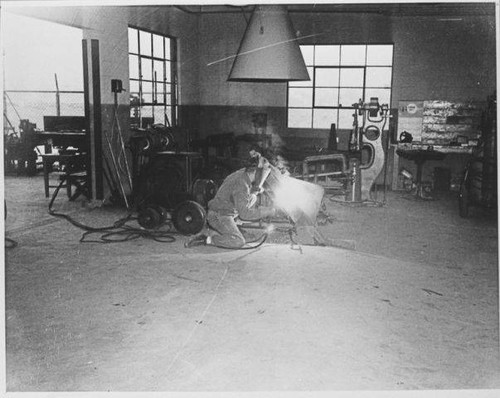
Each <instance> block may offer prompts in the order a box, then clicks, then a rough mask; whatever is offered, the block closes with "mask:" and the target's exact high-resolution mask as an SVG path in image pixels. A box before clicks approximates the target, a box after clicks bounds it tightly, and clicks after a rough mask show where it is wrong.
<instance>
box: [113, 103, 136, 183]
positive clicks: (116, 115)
mask: <svg viewBox="0 0 500 398" xmlns="http://www.w3.org/2000/svg"><path fill="white" fill-rule="evenodd" d="M114 114H115V115H114V117H115V121H116V126H117V130H118V137H119V138H120V145H121V152H120V153H123V159H124V161H125V168H126V170H125V171H126V173H127V180H128V183H129V187H130V190H132V189H133V186H132V173H131V172H130V166H129V164H128V159H127V154H126V153H125V142H124V141H123V134H122V129H121V127H120V121H119V120H118V96H117V93H115V110H114Z"/></svg>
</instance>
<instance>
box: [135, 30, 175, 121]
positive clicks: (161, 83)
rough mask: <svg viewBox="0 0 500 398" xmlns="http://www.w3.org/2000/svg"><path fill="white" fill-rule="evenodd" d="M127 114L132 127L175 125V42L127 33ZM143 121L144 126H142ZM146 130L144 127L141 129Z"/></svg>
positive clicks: (167, 38)
mask: <svg viewBox="0 0 500 398" xmlns="http://www.w3.org/2000/svg"><path fill="white" fill-rule="evenodd" d="M128 43H129V69H130V105H131V106H130V113H131V117H132V121H133V123H134V124H139V122H141V123H140V125H141V126H144V125H145V124H148V122H151V123H155V124H164V125H166V126H175V125H176V124H177V79H176V75H177V73H176V42H175V39H172V38H170V37H167V36H163V35H159V34H156V33H152V32H148V31H145V30H141V29H136V28H129V29H128ZM145 121H146V123H145ZM144 127H145V126H144Z"/></svg>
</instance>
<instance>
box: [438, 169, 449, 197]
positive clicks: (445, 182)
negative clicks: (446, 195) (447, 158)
mask: <svg viewBox="0 0 500 398" xmlns="http://www.w3.org/2000/svg"><path fill="white" fill-rule="evenodd" d="M450 186H451V172H450V169H447V168H444V167H435V168H434V190H435V191H439V192H448V191H449V190H450Z"/></svg>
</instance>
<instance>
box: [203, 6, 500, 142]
mask: <svg viewBox="0 0 500 398" xmlns="http://www.w3.org/2000/svg"><path fill="white" fill-rule="evenodd" d="M290 16H291V19H292V23H293V25H294V28H295V30H296V31H298V33H299V35H300V36H307V35H312V34H316V36H314V37H313V38H309V39H304V40H301V41H300V43H304V44H310V43H370V42H371V43H385V42H393V43H394V44H395V51H394V54H395V55H394V70H393V98H392V104H391V107H392V108H397V103H398V101H399V100H401V99H421V100H433V99H435V100H449V101H457V100H460V101H467V100H471V99H475V100H484V99H485V98H486V97H487V96H488V95H490V94H491V92H492V90H493V89H494V87H495V85H496V80H495V75H496V71H495V20H494V16H493V15H492V16H481V17H472V16H467V17H463V20H460V21H454V20H453V21H440V19H446V18H438V17H389V16H381V15H378V14H333V13H311V14H305V13H290ZM245 26H246V22H245V19H244V17H243V14H223V15H213V14H204V15H202V16H200V44H199V49H200V107H201V116H200V130H201V133H202V135H203V136H204V135H207V134H214V133H223V132H234V133H236V134H239V133H243V132H247V131H248V130H249V127H248V126H249V125H250V123H248V124H246V122H248V121H250V120H251V115H252V114H253V113H254V112H262V111H263V110H267V109H269V108H273V111H272V112H270V113H269V115H268V124H269V126H268V131H267V132H268V133H271V134H273V135H276V136H277V137H279V138H281V139H286V138H287V137H304V138H310V137H311V130H300V129H287V128H286V109H285V111H284V112H279V111H276V109H274V108H278V109H279V108H280V107H284V108H286V84H283V83H237V82H227V76H228V75H229V72H230V69H231V66H232V62H233V56H234V55H235V54H236V51H237V49H238V46H239V42H240V40H241V38H242V36H243V33H244V30H245ZM240 108H241V109H240ZM207 115H209V117H207ZM236 115H237V116H236ZM274 117H279V118H285V120H274V119H273V118H274ZM244 126H247V127H246V128H245V127H244ZM241 129H243V131H242V130H241ZM315 133H316V134H313V136H315V137H318V134H319V137H322V143H324V144H326V140H327V137H328V131H327V130H318V131H316V132H315ZM339 134H340V135H342V132H339ZM273 139H274V137H273Z"/></svg>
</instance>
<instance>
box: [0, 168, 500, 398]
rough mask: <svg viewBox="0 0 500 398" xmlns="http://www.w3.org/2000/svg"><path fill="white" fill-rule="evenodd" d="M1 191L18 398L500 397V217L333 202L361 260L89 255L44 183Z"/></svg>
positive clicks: (285, 251)
mask: <svg viewBox="0 0 500 398" xmlns="http://www.w3.org/2000/svg"><path fill="white" fill-rule="evenodd" d="M5 196H6V201H7V206H8V217H7V220H6V235H7V236H8V237H11V238H13V239H15V240H16V241H17V242H18V246H17V247H16V248H14V249H8V250H6V267H5V280H6V292H5V293H6V294H5V306H6V342H7V349H6V359H7V376H6V383H7V391H191V392H192V391H205V392H206V391H233V392H234V391H249V392H255V391H292V390H293V391H330V390H336V391H341V390H356V391H364V390H387V391H399V390H429V389H431V390H455V389H460V390H463V389H467V390H468V389H486V390H484V391H488V392H492V391H493V390H491V389H497V388H500V359H499V333H498V330H499V318H498V314H499V312H498V280H499V278H498V256H497V253H498V236H497V220H496V215H492V214H490V213H488V212H487V211H485V210H484V209H472V210H473V211H472V212H471V216H470V218H468V219H461V218H460V217H459V216H458V208H457V202H456V198H455V197H454V195H453V194H447V195H442V196H441V198H440V200H438V201H433V202H414V201H410V200H406V199H405V198H404V196H405V195H404V194H402V193H397V192H390V193H388V195H387V204H386V205H385V206H383V207H368V206H363V207H354V206H346V205H341V204H339V203H335V202H333V201H330V200H326V203H327V208H328V212H329V213H330V214H331V215H332V216H333V218H334V222H333V223H331V224H327V225H325V226H323V227H321V229H322V231H323V232H324V233H325V234H326V235H328V236H330V237H335V238H341V239H351V240H355V241H356V245H357V250H356V251H349V250H343V249H339V248H331V247H311V246H304V247H302V251H299V250H293V249H292V248H291V247H290V245H289V243H288V242H286V241H283V239H282V238H283V237H280V236H277V235H276V236H274V237H271V238H272V239H271V240H270V243H266V244H264V245H263V246H261V247H260V248H258V249H255V250H247V251H228V250H222V249H216V248H207V247H196V248H191V249H185V248H184V247H183V243H184V240H185V237H183V236H180V235H177V236H176V238H177V239H176V241H175V242H173V243H158V242H155V241H153V240H147V239H139V240H135V241H131V242H127V243H113V244H98V243H79V239H80V237H81V235H82V231H81V230H79V229H77V228H76V227H74V226H72V225H71V224H69V223H68V222H67V221H65V220H61V219H57V218H54V217H52V216H50V215H48V214H47V206H48V202H49V200H48V199H46V198H45V197H44V195H43V181H42V178H41V177H32V178H27V177H16V178H14V177H6V180H5ZM56 207H57V209H60V210H61V211H64V212H69V213H71V214H72V215H73V216H74V218H76V219H78V220H80V221H82V222H84V223H85V224H88V225H92V226H102V225H109V224H111V223H112V222H114V221H116V220H117V219H118V218H119V217H122V216H124V215H125V214H124V211H123V210H121V209H104V208H103V209H89V208H87V207H84V206H82V203H80V202H77V203H69V202H67V201H66V200H65V198H64V197H63V196H62V195H61V198H60V200H59V199H58V201H57V202H56ZM273 242H284V243H273Z"/></svg>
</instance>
